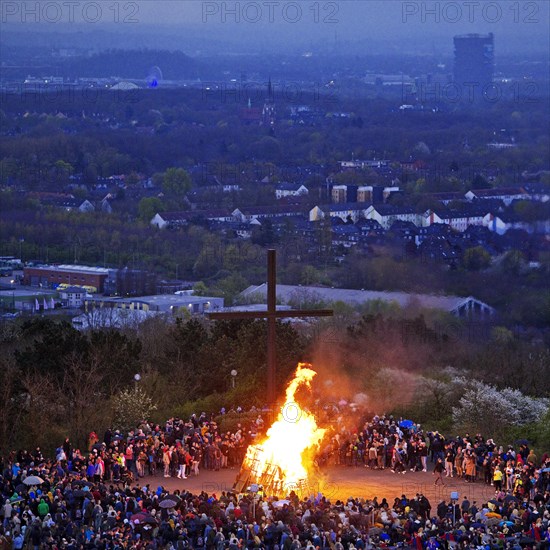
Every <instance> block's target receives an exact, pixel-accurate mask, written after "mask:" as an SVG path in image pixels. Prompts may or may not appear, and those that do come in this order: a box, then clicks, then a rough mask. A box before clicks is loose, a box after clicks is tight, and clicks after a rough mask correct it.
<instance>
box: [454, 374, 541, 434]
mask: <svg viewBox="0 0 550 550" xmlns="http://www.w3.org/2000/svg"><path fill="white" fill-rule="evenodd" d="M547 411H548V402H547V400H543V399H536V398H533V397H529V396H526V395H524V394H523V393H521V392H520V391H519V390H512V389H510V388H505V389H503V390H498V389H497V388H495V387H494V386H490V385H488V384H484V383H483V382H480V381H478V380H473V381H467V382H466V385H465V391H464V394H463V395H462V397H461V398H460V400H459V402H458V404H457V405H456V406H455V407H453V421H454V423H455V425H456V426H457V428H459V429H462V430H466V431H471V432H478V431H481V432H483V433H486V434H494V433H495V432H498V431H499V430H500V429H502V428H504V427H506V426H510V425H515V426H523V425H526V424H529V423H532V422H536V421H538V420H540V419H541V418H542V417H543V416H544V415H545V414H546V412H547Z"/></svg>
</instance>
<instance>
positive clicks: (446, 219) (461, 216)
mask: <svg viewBox="0 0 550 550" xmlns="http://www.w3.org/2000/svg"><path fill="white" fill-rule="evenodd" d="M484 218H485V214H481V213H474V212H467V213H466V212H458V211H454V210H438V211H434V210H426V212H424V214H423V215H422V227H429V226H430V225H433V224H434V223H444V224H447V225H450V226H451V228H452V229H454V230H455V231H460V232H461V233H462V232H464V231H466V229H468V227H470V226H471V225H484V223H483V220H484Z"/></svg>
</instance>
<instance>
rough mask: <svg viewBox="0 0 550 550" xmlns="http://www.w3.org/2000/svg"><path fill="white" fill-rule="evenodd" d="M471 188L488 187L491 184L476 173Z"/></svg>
mask: <svg viewBox="0 0 550 550" xmlns="http://www.w3.org/2000/svg"><path fill="white" fill-rule="evenodd" d="M472 188H473V189H490V188H491V184H490V183H489V182H488V181H487V180H486V179H485V178H484V177H483V176H482V175H481V174H476V175H475V176H474V179H473V180H472Z"/></svg>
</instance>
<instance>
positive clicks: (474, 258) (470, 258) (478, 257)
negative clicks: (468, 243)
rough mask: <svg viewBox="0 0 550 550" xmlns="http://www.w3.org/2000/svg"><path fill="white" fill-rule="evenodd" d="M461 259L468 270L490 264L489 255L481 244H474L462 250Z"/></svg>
mask: <svg viewBox="0 0 550 550" xmlns="http://www.w3.org/2000/svg"><path fill="white" fill-rule="evenodd" d="M462 261H463V262H464V267H465V268H466V269H467V270H468V271H480V270H481V269H486V268H488V267H489V266H490V265H491V255H490V254H489V253H488V252H487V251H486V250H485V249H484V248H483V247H482V246H474V247H473V248H468V249H467V250H466V252H464V258H463V260H462Z"/></svg>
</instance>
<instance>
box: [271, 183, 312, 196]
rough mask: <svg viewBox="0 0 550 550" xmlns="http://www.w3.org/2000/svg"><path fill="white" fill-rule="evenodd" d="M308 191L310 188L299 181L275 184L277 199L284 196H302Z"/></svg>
mask: <svg viewBox="0 0 550 550" xmlns="http://www.w3.org/2000/svg"><path fill="white" fill-rule="evenodd" d="M308 193H309V190H308V188H307V187H306V186H305V185H301V184H299V183H279V184H278V185H276V186H275V198H276V199H282V198H284V197H302V196H304V195H307V194H308Z"/></svg>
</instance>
